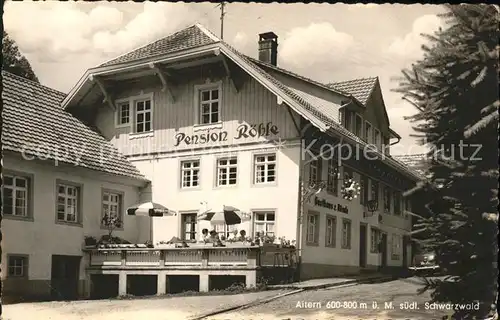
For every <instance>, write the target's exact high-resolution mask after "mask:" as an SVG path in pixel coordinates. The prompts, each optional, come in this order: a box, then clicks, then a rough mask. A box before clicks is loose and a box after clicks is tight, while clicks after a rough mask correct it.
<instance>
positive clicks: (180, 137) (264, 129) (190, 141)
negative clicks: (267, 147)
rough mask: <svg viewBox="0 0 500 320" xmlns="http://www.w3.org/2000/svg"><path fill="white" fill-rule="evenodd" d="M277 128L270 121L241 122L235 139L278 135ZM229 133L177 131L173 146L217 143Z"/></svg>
mask: <svg viewBox="0 0 500 320" xmlns="http://www.w3.org/2000/svg"><path fill="white" fill-rule="evenodd" d="M278 134H279V130H278V127H277V126H276V125H274V124H273V123H272V122H268V123H259V124H247V123H243V124H241V125H239V126H238V128H236V135H235V136H234V139H235V140H243V139H252V138H262V137H264V138H265V137H268V136H271V135H278ZM228 135H229V133H228V132H227V131H225V130H216V131H215V130H208V131H207V132H203V133H200V134H193V135H190V136H189V135H186V134H185V133H183V132H179V133H178V134H176V135H175V136H174V139H175V143H174V147H177V146H179V145H180V144H181V143H184V144H185V145H188V146H189V145H200V144H201V145H203V144H207V143H211V142H215V143H219V142H225V141H227V139H228Z"/></svg>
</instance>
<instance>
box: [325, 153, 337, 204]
mask: <svg viewBox="0 0 500 320" xmlns="http://www.w3.org/2000/svg"><path fill="white" fill-rule="evenodd" d="M326 191H327V192H329V193H331V194H333V195H335V196H337V195H338V193H339V165H338V163H337V159H335V158H332V159H330V160H328V178H327V184H326Z"/></svg>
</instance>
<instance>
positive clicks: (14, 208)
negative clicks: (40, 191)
mask: <svg viewBox="0 0 500 320" xmlns="http://www.w3.org/2000/svg"><path fill="white" fill-rule="evenodd" d="M7 177H8V178H11V179H12V185H7V184H5V178H7ZM17 180H24V185H25V186H24V187H19V186H17V185H16V182H17ZM30 181H31V179H30V178H29V177H26V176H22V175H18V174H8V173H6V174H4V178H3V182H4V184H3V188H4V189H9V190H12V204H11V207H12V213H11V214H10V213H6V212H5V203H4V212H3V214H4V217H6V218H7V217H18V218H29V216H30V200H31V199H30V198H31V196H30V191H31V190H30V189H31V184H30ZM3 192H4V197H3V201H5V200H6V198H5V191H3ZM18 192H21V193H23V194H24V198H23V197H20V199H18V197H17V193H18ZM18 200H24V203H23V206H22V207H19V208H21V209H23V210H22V212H21V214H18V213H17V209H18V206H17V202H18Z"/></svg>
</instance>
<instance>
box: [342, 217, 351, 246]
mask: <svg viewBox="0 0 500 320" xmlns="http://www.w3.org/2000/svg"><path fill="white" fill-rule="evenodd" d="M347 225H348V226H349V228H347V229H346V228H345V227H346V226H347ZM351 242H352V221H351V220H350V219H346V218H342V243H341V248H342V249H351Z"/></svg>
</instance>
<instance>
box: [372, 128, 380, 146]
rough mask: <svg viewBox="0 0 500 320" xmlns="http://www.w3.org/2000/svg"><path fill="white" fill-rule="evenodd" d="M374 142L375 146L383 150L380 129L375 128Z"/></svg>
mask: <svg viewBox="0 0 500 320" xmlns="http://www.w3.org/2000/svg"><path fill="white" fill-rule="evenodd" d="M373 143H374V144H375V146H377V148H378V149H379V150H382V147H381V145H380V144H381V140H380V131H379V130H378V129H375V130H374V136H373Z"/></svg>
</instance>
